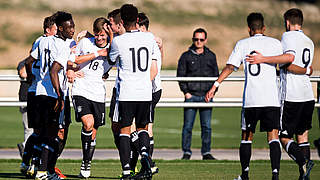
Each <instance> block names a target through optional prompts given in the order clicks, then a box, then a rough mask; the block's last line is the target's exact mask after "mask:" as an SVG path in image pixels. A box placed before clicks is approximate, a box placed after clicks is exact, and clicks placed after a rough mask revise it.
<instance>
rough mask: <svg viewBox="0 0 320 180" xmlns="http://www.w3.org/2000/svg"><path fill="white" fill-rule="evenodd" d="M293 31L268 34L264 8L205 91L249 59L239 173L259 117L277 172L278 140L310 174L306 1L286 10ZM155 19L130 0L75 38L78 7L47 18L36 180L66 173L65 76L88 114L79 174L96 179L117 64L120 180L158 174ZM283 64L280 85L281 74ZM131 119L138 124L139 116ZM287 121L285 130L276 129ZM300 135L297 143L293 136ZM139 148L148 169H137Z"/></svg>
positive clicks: (39, 58)
mask: <svg viewBox="0 0 320 180" xmlns="http://www.w3.org/2000/svg"><path fill="white" fill-rule="evenodd" d="M284 21H285V27H286V31H287V32H285V33H284V34H283V36H282V40H281V42H280V41H279V40H276V39H274V38H271V37H267V36H265V35H264V31H265V26H264V18H263V16H262V14H261V13H251V14H250V15H249V16H248V17H247V23H248V31H249V35H250V37H249V38H246V39H242V40H240V41H238V42H237V44H236V46H235V48H234V50H233V52H232V54H231V56H230V57H229V60H228V62H227V65H226V67H225V68H224V69H223V70H222V72H221V74H220V76H219V78H218V79H217V81H215V83H214V85H213V86H212V88H211V89H210V91H209V92H208V93H207V95H206V101H207V102H209V101H210V99H211V98H213V96H214V93H215V92H216V88H218V86H219V85H220V83H222V81H223V80H224V79H225V78H227V77H228V76H229V75H230V74H231V73H232V72H233V71H235V70H237V69H238V68H239V66H240V65H241V64H243V65H244V72H245V90H244V93H243V101H244V102H243V111H242V118H241V120H242V140H241V144H240V149H239V151H240V153H239V154H240V162H241V167H242V174H241V175H240V176H239V177H238V178H237V179H238V180H241V179H242V180H247V179H249V163H250V157H251V144H252V140H253V134H254V132H255V128H256V125H257V121H258V120H260V121H261V127H260V130H261V131H266V132H267V140H268V142H269V147H270V159H271V167H272V179H273V180H278V179H279V170H280V159H281V144H282V146H283V147H284V148H285V150H286V151H287V152H288V154H289V155H290V156H291V157H292V158H293V159H294V160H295V161H296V162H297V164H298V166H299V171H300V177H299V179H303V180H306V179H309V174H310V170H311V168H312V166H313V162H312V161H311V160H310V144H309V143H308V130H309V129H310V128H311V121H312V112H313V109H314V103H315V102H314V96H313V91H312V86H311V83H310V80H309V75H310V74H311V73H312V68H311V64H312V60H313V53H314V45H313V42H312V41H311V40H310V39H309V38H308V37H307V36H306V35H305V34H304V33H303V31H302V30H301V27H302V23H303V15H302V12H301V10H299V9H290V10H288V11H287V12H286V13H285V14H284ZM148 26H149V20H148V18H147V17H146V15H145V14H144V13H138V9H137V8H136V7H135V6H133V5H132V4H125V5H123V6H122V7H121V8H120V9H116V10H114V11H112V12H110V13H109V14H108V19H106V18H104V17H100V18H97V19H96V20H95V21H94V23H93V35H92V34H90V33H89V32H87V31H83V32H81V33H80V34H79V35H78V37H82V36H85V37H83V38H82V39H81V40H80V41H79V42H78V43H77V42H76V41H74V40H73V35H74V32H75V24H74V21H73V19H72V15H71V14H70V13H67V12H62V11H58V12H56V13H55V14H53V15H52V16H50V17H47V18H45V20H44V24H43V28H44V35H43V36H41V37H39V38H38V39H37V40H36V41H35V42H34V44H33V46H32V49H31V52H30V56H29V57H27V58H26V70H27V74H28V75H27V80H28V82H30V83H31V85H30V87H29V90H28V105H27V106H28V121H29V127H32V128H33V129H34V133H33V134H32V135H31V136H30V137H29V138H28V140H27V143H26V146H25V150H24V154H23V161H22V163H21V166H20V169H21V172H22V173H24V174H25V175H27V176H33V177H35V179H38V180H43V179H61V177H59V176H58V175H57V173H56V172H55V164H56V161H57V159H58V157H59V155H60V154H61V152H62V150H63V148H64V145H65V143H66V140H67V136H68V127H69V125H70V123H71V118H70V102H69V91H68V82H69V83H72V90H71V96H72V103H73V105H74V109H75V114H76V121H77V122H82V130H81V141H82V153H83V160H82V163H81V168H80V175H79V176H80V177H84V178H88V177H90V168H91V161H92V157H93V154H94V150H95V146H96V134H97V131H98V128H99V127H100V126H102V125H104V124H105V98H106V88H105V83H104V79H106V78H108V72H109V70H110V69H111V68H112V67H113V66H116V67H117V77H116V82H115V87H114V88H113V95H112V99H111V105H110V113H109V117H110V119H111V129H112V132H113V135H114V142H115V145H116V147H117V149H118V151H119V155H120V162H121V166H122V170H123V171H122V175H121V177H120V178H121V179H151V178H152V175H153V174H154V173H157V172H158V168H157V167H156V166H155V163H154V162H153V161H152V159H151V157H152V153H153V134H152V123H153V120H154V108H155V105H156V103H157V102H158V101H159V99H160V96H161V84H160V68H161V59H162V41H161V39H159V38H157V37H155V36H154V35H153V34H152V33H150V32H148ZM277 64H278V65H279V68H280V83H281V85H280V89H281V90H280V92H279V87H278V80H277V75H276V67H277ZM133 121H134V123H133ZM279 129H280V130H279ZM294 135H296V138H297V143H296V142H294V141H293V137H294ZM139 155H140V156H141V165H142V167H141V170H140V172H138V171H137V170H136V164H137V160H138V157H139Z"/></svg>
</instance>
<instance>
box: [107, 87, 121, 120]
mask: <svg viewBox="0 0 320 180" xmlns="http://www.w3.org/2000/svg"><path fill="white" fill-rule="evenodd" d="M116 91H117V89H116V88H115V87H114V88H113V90H112V97H111V102H110V108H109V117H110V119H111V121H112V122H118V116H119V111H118V102H117V100H116Z"/></svg>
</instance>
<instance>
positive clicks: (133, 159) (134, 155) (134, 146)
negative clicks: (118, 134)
mask: <svg viewBox="0 0 320 180" xmlns="http://www.w3.org/2000/svg"><path fill="white" fill-rule="evenodd" d="M138 138H139V137H138V133H137V132H136V131H135V132H133V133H131V134H130V143H131V144H130V147H131V151H130V168H131V170H132V171H134V169H135V167H136V165H137V162H138V158H139V151H138V150H139V140H138Z"/></svg>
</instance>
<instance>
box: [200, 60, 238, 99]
mask: <svg viewBox="0 0 320 180" xmlns="http://www.w3.org/2000/svg"><path fill="white" fill-rule="evenodd" d="M234 69H235V66H233V65H231V64H227V65H226V67H224V68H223V70H222V72H221V74H220V75H219V77H218V79H217V80H216V81H215V82H214V84H213V86H212V87H211V89H210V90H209V91H208V92H207V94H206V98H205V101H206V102H209V101H210V99H211V98H213V97H214V95H215V92H216V90H217V88H218V87H219V85H220V84H221V83H222V81H223V80H224V79H225V78H227V77H228V76H229V75H230V74H231V73H232V72H233V71H234Z"/></svg>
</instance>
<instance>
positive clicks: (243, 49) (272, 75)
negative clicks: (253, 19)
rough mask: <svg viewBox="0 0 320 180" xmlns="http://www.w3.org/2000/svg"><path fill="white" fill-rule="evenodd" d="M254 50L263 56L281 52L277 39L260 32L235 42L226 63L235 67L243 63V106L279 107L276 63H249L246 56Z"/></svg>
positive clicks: (276, 54)
mask: <svg viewBox="0 0 320 180" xmlns="http://www.w3.org/2000/svg"><path fill="white" fill-rule="evenodd" d="M254 51H257V52H259V53H261V54H262V55H263V56H278V55H281V54H282V47H281V43H280V41H279V40H277V39H274V38H271V37H267V36H263V35H262V34H256V35H254V36H252V37H249V38H246V39H242V40H240V41H238V42H237V44H236V46H235V48H234V49H233V51H232V54H231V55H230V57H229V60H228V62H227V64H231V65H233V66H235V67H237V68H238V67H239V66H240V65H241V64H242V63H243V65H244V73H245V82H244V90H243V107H245V108H247V107H280V101H279V90H278V82H277V76H276V65H275V64H267V63H261V64H250V63H249V62H247V61H246V56H247V55H248V54H253V53H254Z"/></svg>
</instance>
